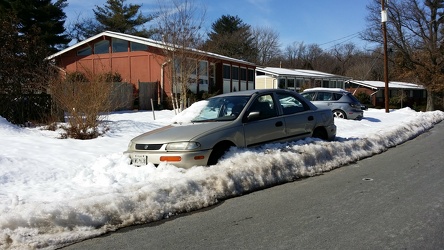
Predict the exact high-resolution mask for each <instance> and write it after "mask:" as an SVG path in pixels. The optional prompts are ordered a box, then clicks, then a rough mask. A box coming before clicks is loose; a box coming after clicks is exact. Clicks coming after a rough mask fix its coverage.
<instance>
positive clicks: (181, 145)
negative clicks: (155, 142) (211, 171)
mask: <svg viewBox="0 0 444 250" xmlns="http://www.w3.org/2000/svg"><path fill="white" fill-rule="evenodd" d="M199 147H200V143H198V142H193V141H190V142H189V141H184V142H172V143H168V144H167V146H166V150H194V149H198V148H199Z"/></svg>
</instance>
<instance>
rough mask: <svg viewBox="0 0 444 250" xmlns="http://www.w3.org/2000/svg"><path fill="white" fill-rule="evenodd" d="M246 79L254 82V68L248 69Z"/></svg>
mask: <svg viewBox="0 0 444 250" xmlns="http://www.w3.org/2000/svg"><path fill="white" fill-rule="evenodd" d="M248 81H252V82H254V70H253V69H249V70H248Z"/></svg>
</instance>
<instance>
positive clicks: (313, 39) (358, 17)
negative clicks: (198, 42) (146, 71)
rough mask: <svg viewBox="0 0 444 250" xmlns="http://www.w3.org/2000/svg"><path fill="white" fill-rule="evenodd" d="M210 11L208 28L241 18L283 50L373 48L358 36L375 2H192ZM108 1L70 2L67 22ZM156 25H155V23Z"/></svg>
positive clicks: (147, 5) (147, 2)
mask: <svg viewBox="0 0 444 250" xmlns="http://www.w3.org/2000/svg"><path fill="white" fill-rule="evenodd" d="M191 1H194V3H195V4H200V5H201V6H203V7H204V8H206V18H205V20H206V22H205V24H206V28H207V29H208V30H209V29H210V28H211V24H212V23H213V22H215V21H216V20H217V19H218V18H220V17H221V16H222V15H232V16H239V17H240V18H241V19H242V20H243V22H244V23H246V24H249V25H251V26H252V27H256V26H259V27H270V28H273V29H274V30H276V31H277V32H278V33H279V38H280V39H279V40H280V41H281V46H282V47H285V46H287V45H289V44H291V43H293V42H303V43H304V44H312V43H316V44H318V45H321V47H322V48H323V49H329V48H331V47H333V46H334V45H335V44H338V43H347V42H353V43H355V44H357V45H358V46H359V47H360V48H365V47H369V46H370V45H369V44H366V43H365V42H364V41H362V40H360V39H359V37H358V33H359V32H361V31H363V30H364V29H365V28H366V26H367V23H366V20H365V18H366V16H367V15H368V10H367V9H366V5H368V4H369V3H370V1H371V0H224V1H221V0H191ZM105 3H106V0H96V1H91V0H68V7H67V8H66V9H65V12H66V13H67V22H69V21H73V20H75V19H76V17H77V16H78V15H80V16H82V17H89V16H91V17H92V16H93V11H92V10H93V9H94V8H95V6H96V5H97V6H103V5H104V4H105ZM125 3H126V4H142V8H141V10H142V13H143V14H150V13H152V12H153V11H155V10H156V8H157V6H158V0H126V2H125ZM153 24H154V23H153Z"/></svg>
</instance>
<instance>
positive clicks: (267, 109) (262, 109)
mask: <svg viewBox="0 0 444 250" xmlns="http://www.w3.org/2000/svg"><path fill="white" fill-rule="evenodd" d="M243 126H244V135H245V145H246V146H247V147H250V146H255V145H258V144H262V143H267V142H273V141H279V140H282V139H285V137H286V136H287V135H286V131H285V121H284V118H283V117H282V116H278V107H277V105H276V103H275V101H274V99H273V95H272V94H265V95H262V96H259V97H257V98H256V100H255V101H254V102H253V103H252V105H250V107H249V108H248V111H247V113H246V117H244V124H243Z"/></svg>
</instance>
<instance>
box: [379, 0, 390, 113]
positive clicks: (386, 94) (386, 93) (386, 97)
mask: <svg viewBox="0 0 444 250" xmlns="http://www.w3.org/2000/svg"><path fill="white" fill-rule="evenodd" d="M385 1H386V0H381V23H382V35H383V37H384V82H385V88H384V104H385V112H386V113H388V112H389V84H388V59H387V26H386V23H387V11H386V9H385Z"/></svg>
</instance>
